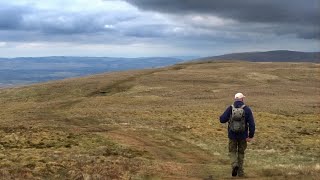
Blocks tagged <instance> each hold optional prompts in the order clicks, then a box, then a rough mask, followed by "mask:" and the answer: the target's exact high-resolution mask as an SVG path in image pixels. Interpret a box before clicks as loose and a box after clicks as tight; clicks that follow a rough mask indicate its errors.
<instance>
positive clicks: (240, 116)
mask: <svg viewBox="0 0 320 180" xmlns="http://www.w3.org/2000/svg"><path fill="white" fill-rule="evenodd" d="M245 106H246V105H242V106H241V107H239V108H236V107H234V105H231V107H232V111H231V116H230V119H229V128H230V130H231V131H233V132H235V133H240V132H244V131H245V130H246V119H245V111H244V109H243V108H244V107H245Z"/></svg>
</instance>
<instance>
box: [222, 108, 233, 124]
mask: <svg viewBox="0 0 320 180" xmlns="http://www.w3.org/2000/svg"><path fill="white" fill-rule="evenodd" d="M230 114H231V106H229V107H228V108H227V109H226V110H225V111H224V113H223V114H222V115H221V116H220V122H221V123H226V122H228V121H229V118H230Z"/></svg>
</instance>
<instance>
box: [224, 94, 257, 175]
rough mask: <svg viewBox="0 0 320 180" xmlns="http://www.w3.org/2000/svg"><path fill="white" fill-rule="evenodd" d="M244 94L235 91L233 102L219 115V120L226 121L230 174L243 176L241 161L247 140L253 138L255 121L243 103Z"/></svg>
mask: <svg viewBox="0 0 320 180" xmlns="http://www.w3.org/2000/svg"><path fill="white" fill-rule="evenodd" d="M244 98H245V96H244V95H243V94H242V93H237V94H235V96H234V103H233V104H232V105H231V106H229V107H228V108H227V109H226V110H225V112H224V113H223V114H222V115H221V116H220V122H221V123H226V122H228V138H229V156H230V160H231V167H232V173H231V174H232V176H237V175H238V176H240V177H242V176H244V169H243V161H244V154H245V150H246V148H247V142H250V141H252V140H253V137H254V132H255V122H254V118H253V114H252V111H251V109H250V108H249V107H248V106H246V105H245V104H244Z"/></svg>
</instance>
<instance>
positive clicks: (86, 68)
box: [0, 56, 187, 87]
mask: <svg viewBox="0 0 320 180" xmlns="http://www.w3.org/2000/svg"><path fill="white" fill-rule="evenodd" d="M186 60H187V59H186ZM183 61H185V59H180V58H172V57H146V58H112V57H65V56H53V57H19V58H0V87H7V86H16V85H25V84H31V83H38V82H45V81H50V80H59V79H65V78H70V77H79V76H85V75H90V74H97V73H103V72H112V71H124V70H131V69H145V68H156V67H163V66H168V65H173V64H177V63H181V62H183Z"/></svg>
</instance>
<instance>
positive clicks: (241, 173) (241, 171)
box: [238, 167, 244, 177]
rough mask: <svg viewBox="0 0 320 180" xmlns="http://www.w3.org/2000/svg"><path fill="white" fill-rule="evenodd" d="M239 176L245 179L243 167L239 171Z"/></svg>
mask: <svg viewBox="0 0 320 180" xmlns="http://www.w3.org/2000/svg"><path fill="white" fill-rule="evenodd" d="M238 176H239V177H244V171H243V168H241V167H240V168H239V169H238Z"/></svg>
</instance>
